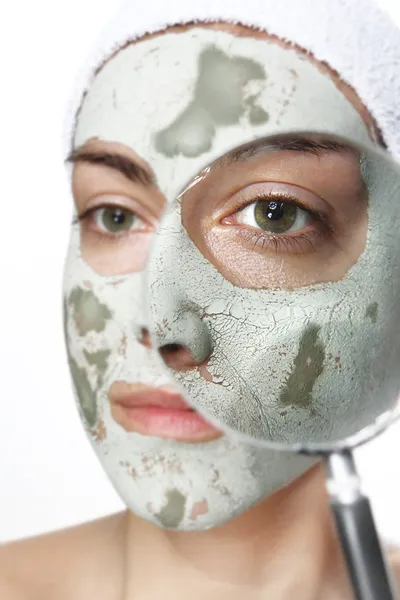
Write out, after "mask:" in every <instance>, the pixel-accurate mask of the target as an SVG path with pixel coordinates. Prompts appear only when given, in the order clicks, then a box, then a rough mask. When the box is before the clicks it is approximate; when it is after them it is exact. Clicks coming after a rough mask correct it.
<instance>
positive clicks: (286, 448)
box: [183, 394, 400, 455]
mask: <svg viewBox="0 0 400 600" xmlns="http://www.w3.org/2000/svg"><path fill="white" fill-rule="evenodd" d="M183 395H184V397H185V396H186V394H183ZM196 410H198V409H196ZM198 412H200V413H201V414H202V415H203V416H204V417H205V418H206V419H207V420H208V421H209V422H210V423H211V424H212V425H214V426H215V427H216V428H217V429H219V430H220V431H222V433H224V434H226V435H227V437H228V438H235V439H237V440H239V441H241V442H243V443H245V444H248V445H249V444H250V445H252V446H256V447H258V448H264V449H268V450H273V451H275V452H294V453H297V454H311V455H327V454H332V453H337V452H341V451H344V450H352V449H354V448H357V447H359V446H362V445H363V444H366V443H367V442H369V441H371V440H372V439H374V438H376V437H378V435H380V434H381V433H383V432H385V431H386V430H387V429H388V428H389V427H391V426H392V425H394V423H395V422H396V421H398V420H399V418H400V404H397V406H396V407H395V408H392V409H390V410H387V411H385V412H384V413H382V414H381V415H379V417H377V418H376V420H375V421H374V422H373V423H371V424H370V425H367V426H366V427H364V428H363V429H361V430H360V431H357V433H353V434H352V435H349V436H348V437H346V438H343V439H342V440H338V441H336V442H313V443H304V442H296V443H282V442H274V441H269V440H262V439H261V438H256V437H251V436H250V435H247V434H245V433H243V432H240V431H237V430H235V429H233V428H230V427H229V426H228V425H224V424H221V423H220V422H219V421H218V419H216V418H215V416H213V415H211V414H209V413H208V412H207V411H206V410H204V411H203V410H201V411H198Z"/></svg>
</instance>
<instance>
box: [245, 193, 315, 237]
mask: <svg viewBox="0 0 400 600" xmlns="http://www.w3.org/2000/svg"><path fill="white" fill-rule="evenodd" d="M236 219H237V222H238V223H242V224H244V225H250V226H252V227H255V228H257V229H262V230H263V231H266V232H269V233H274V234H280V233H289V232H291V231H297V230H300V229H303V228H304V227H306V226H307V225H308V224H309V222H310V221H311V220H312V217H311V215H310V213H309V212H307V211H305V210H302V209H301V208H300V207H299V206H297V205H296V204H294V203H293V202H287V201H285V202H283V201H281V200H269V199H267V200H257V201H256V202H252V203H251V204H248V205H247V206H245V207H244V208H243V209H242V210H240V211H239V212H238V213H237V216H236Z"/></svg>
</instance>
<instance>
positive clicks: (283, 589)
mask: <svg viewBox="0 0 400 600" xmlns="http://www.w3.org/2000/svg"><path fill="white" fill-rule="evenodd" d="M126 519H127V529H126V531H127V537H126V590H127V594H126V599H127V600H128V599H130V598H133V597H146V598H147V595H146V594H145V593H143V592H144V590H148V589H149V586H150V587H152V588H154V597H162V598H164V599H165V600H167V599H168V600H169V598H170V596H169V595H168V593H171V598H175V600H177V599H178V598H180V596H179V595H178V596H177V590H180V589H182V590H185V593H183V592H182V594H183V595H182V598H186V597H190V594H191V596H192V598H193V599H195V598H203V597H206V596H205V594H206V593H208V594H210V593H211V594H212V593H217V596H216V597H218V598H219V597H224V596H223V595H221V594H222V592H225V593H229V598H236V596H235V594H237V597H238V598H239V597H240V598H242V597H243V592H245V593H250V594H251V593H253V592H254V593H257V592H260V593H261V592H262V593H263V594H265V597H273V598H279V599H281V598H282V599H286V598H293V597H294V596H295V597H296V600H303V599H308V598H314V597H316V596H317V595H318V594H317V590H320V589H321V586H322V581H323V580H325V579H326V574H327V564H328V555H329V561H330V562H332V558H333V553H335V552H336V550H337V548H336V540H335V535H334V530H333V527H332V522H331V517H330V512H329V507H328V503H327V498H326V493H325V486H324V473H323V468H322V467H321V465H317V466H316V467H314V468H313V469H311V470H310V471H308V472H307V473H306V474H305V475H303V476H302V477H301V478H299V479H297V480H296V481H295V482H294V483H292V484H291V485H290V486H288V487H286V488H284V489H282V490H280V491H279V492H277V493H276V494H274V495H273V496H271V497H269V498H268V499H266V500H265V501H263V502H262V503H260V504H258V505H257V506H255V507H253V508H252V509H250V510H248V511H247V512H246V513H245V514H243V515H241V516H240V517H238V518H236V519H234V520H232V521H230V522H228V523H226V524H224V525H221V526H219V527H216V528H214V529H210V530H207V531H199V532H178V531H171V530H163V529H160V528H158V527H156V526H154V525H151V524H149V523H147V522H145V521H143V520H141V519H138V518H137V517H134V516H133V515H132V513H127V515H126ZM169 590H170V591H169ZM189 590H190V594H189V593H188V592H189ZM267 593H269V594H271V595H270V596H269V595H267ZM141 594H142V595H141ZM218 594H220V595H218ZM148 597H149V598H150V597H151V598H152V597H153V596H152V595H151V594H148ZM211 597H213V596H211Z"/></svg>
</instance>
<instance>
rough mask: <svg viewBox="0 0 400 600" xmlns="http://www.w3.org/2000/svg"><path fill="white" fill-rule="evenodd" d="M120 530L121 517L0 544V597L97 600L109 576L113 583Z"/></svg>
mask: <svg viewBox="0 0 400 600" xmlns="http://www.w3.org/2000/svg"><path fill="white" fill-rule="evenodd" d="M124 526H125V513H119V514H117V515H111V516H109V517H105V518H103V519H98V520H96V521H91V522H89V523H85V524H83V525H78V526H75V527H71V528H68V529H63V530H61V531H56V532H54V533H50V534H45V535H40V536H37V537H32V538H28V539H25V540H20V541H16V542H11V543H6V544H2V545H0V598H7V600H47V598H48V599H49V600H50V599H51V600H67V599H68V600H70V599H71V598H74V599H75V598H76V599H77V600H80V598H81V597H82V598H84V597H86V598H88V597H96V598H97V597H99V598H101V597H102V594H103V592H104V594H105V593H106V590H107V588H108V585H109V579H110V578H111V579H112V580H113V581H114V584H115V577H116V573H118V569H119V564H118V560H119V557H120V556H121V554H120V549H121V540H122V539H123V531H124ZM104 565H107V569H104ZM97 588H98V589H97ZM99 590H100V592H99ZM109 597H111V595H109Z"/></svg>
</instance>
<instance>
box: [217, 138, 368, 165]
mask: <svg viewBox="0 0 400 600" xmlns="http://www.w3.org/2000/svg"><path fill="white" fill-rule="evenodd" d="M283 151H290V152H301V153H303V154H311V155H313V156H317V157H320V156H323V155H325V154H329V153H336V154H341V153H345V152H352V153H356V152H357V150H356V149H355V148H353V147H352V146H347V145H346V144H342V143H340V142H336V141H333V140H328V139H326V140H325V139H319V140H313V139H309V138H301V137H287V138H285V137H283V138H282V137H280V138H276V139H272V140H265V139H261V140H257V141H256V142H251V143H250V144H246V145H245V146H241V147H239V148H236V149H235V150H232V151H231V152H229V153H228V154H226V155H225V156H223V157H222V158H221V159H220V160H219V161H217V164H218V166H229V165H231V164H233V163H237V162H241V161H245V160H248V159H249V158H252V157H253V156H257V155H258V154H261V153H263V152H283Z"/></svg>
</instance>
